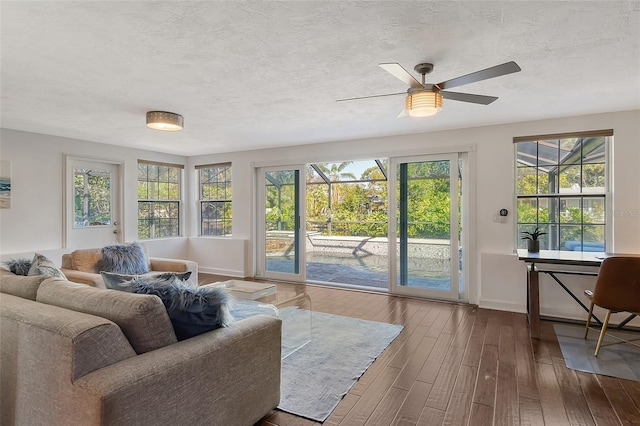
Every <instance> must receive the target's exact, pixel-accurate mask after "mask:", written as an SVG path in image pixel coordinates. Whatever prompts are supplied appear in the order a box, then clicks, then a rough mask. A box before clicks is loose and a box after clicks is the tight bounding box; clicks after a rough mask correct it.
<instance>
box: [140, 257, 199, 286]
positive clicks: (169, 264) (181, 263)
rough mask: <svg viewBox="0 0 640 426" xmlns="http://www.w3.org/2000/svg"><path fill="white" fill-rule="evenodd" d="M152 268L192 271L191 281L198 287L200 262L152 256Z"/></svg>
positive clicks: (158, 270)
mask: <svg viewBox="0 0 640 426" xmlns="http://www.w3.org/2000/svg"><path fill="white" fill-rule="evenodd" d="M149 261H150V262H151V270H152V271H154V272H189V271H190V272H191V277H190V278H189V281H188V282H189V283H191V285H192V286H193V287H198V264H197V263H196V262H192V261H190V260H182V259H164V258H160V257H150V258H149Z"/></svg>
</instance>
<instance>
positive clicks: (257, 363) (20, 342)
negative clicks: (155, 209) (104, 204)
mask: <svg viewBox="0 0 640 426" xmlns="http://www.w3.org/2000/svg"><path fill="white" fill-rule="evenodd" d="M0 312H1V319H0V327H1V330H0V332H1V334H2V339H1V352H0V379H1V389H0V404H1V405H0V423H1V424H2V425H37V424H42V425H44V424H46V425H65V426H66V425H83V426H84V425H86V426H88V425H136V426H138V425H154V426H155V425H178V424H185V425H187V424H188V425H224V426H234V425H238V426H243V425H252V424H254V423H255V422H257V421H258V420H260V419H261V418H262V417H263V416H264V415H266V414H267V413H268V412H269V411H270V410H271V409H273V408H275V407H276V406H277V405H278V403H279V400H280V363H281V361H280V352H281V349H280V344H281V321H280V320H279V319H277V318H274V317H269V316H254V317H250V318H247V319H244V320H241V321H237V322H235V323H233V325H232V326H230V327H227V328H219V329H216V330H213V331H210V332H207V333H205V334H201V335H199V336H196V337H192V338H190V339H187V340H183V341H179V342H178V341H176V337H175V334H174V332H173V328H172V327H171V322H170V320H169V318H168V315H167V313H166V310H165V308H164V305H163V304H162V302H161V301H160V299H159V298H158V297H156V296H151V295H141V294H131V293H125V292H119V291H115V290H106V289H100V288H95V287H90V286H87V285H84V284H77V283H72V282H69V281H67V280H63V279H60V278H52V277H46V276H17V275H14V274H12V273H10V272H8V271H6V270H1V271H0Z"/></svg>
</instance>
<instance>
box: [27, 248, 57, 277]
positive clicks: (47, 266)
mask: <svg viewBox="0 0 640 426" xmlns="http://www.w3.org/2000/svg"><path fill="white" fill-rule="evenodd" d="M27 275H48V276H50V277H58V278H62V279H67V277H65V276H64V274H63V273H62V271H61V270H60V269H58V267H57V266H56V265H55V263H53V262H52V261H51V260H50V259H49V258H48V257H47V256H45V255H42V254H39V253H36V254H35V255H34V256H33V260H32V261H31V267H30V268H29V272H28V273H27Z"/></svg>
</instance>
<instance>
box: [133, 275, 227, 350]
mask: <svg viewBox="0 0 640 426" xmlns="http://www.w3.org/2000/svg"><path fill="white" fill-rule="evenodd" d="M132 288H133V291H134V293H140V294H154V295H156V296H158V297H159V298H160V299H161V300H162V303H164V306H165V308H166V309H167V313H168V314H169V319H170V320H171V324H172V325H173V330H174V331H175V333H176V337H177V338H178V340H185V339H188V338H190V337H193V336H197V335H199V334H202V333H206V332H207V331H211V330H214V329H216V328H220V327H227V326H229V325H230V324H231V322H232V321H233V317H232V316H231V303H232V299H231V296H230V295H229V293H228V292H227V290H226V289H224V288H220V287H200V288H197V289H192V288H189V287H186V286H184V285H176V284H172V283H171V282H169V281H164V282H160V283H158V282H157V281H155V282H154V281H152V280H150V279H148V278H147V277H141V278H139V279H137V280H135V281H134V283H133V286H132Z"/></svg>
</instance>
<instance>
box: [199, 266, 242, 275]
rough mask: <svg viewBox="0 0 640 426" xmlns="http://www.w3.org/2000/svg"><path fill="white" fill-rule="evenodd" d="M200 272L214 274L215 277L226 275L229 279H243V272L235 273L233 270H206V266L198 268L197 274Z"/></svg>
mask: <svg viewBox="0 0 640 426" xmlns="http://www.w3.org/2000/svg"><path fill="white" fill-rule="evenodd" d="M200 272H202V273H203V274H215V275H226V276H229V277H237V278H244V277H245V275H244V271H237V270H233V269H219V268H207V267H206V266H198V273H200Z"/></svg>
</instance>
